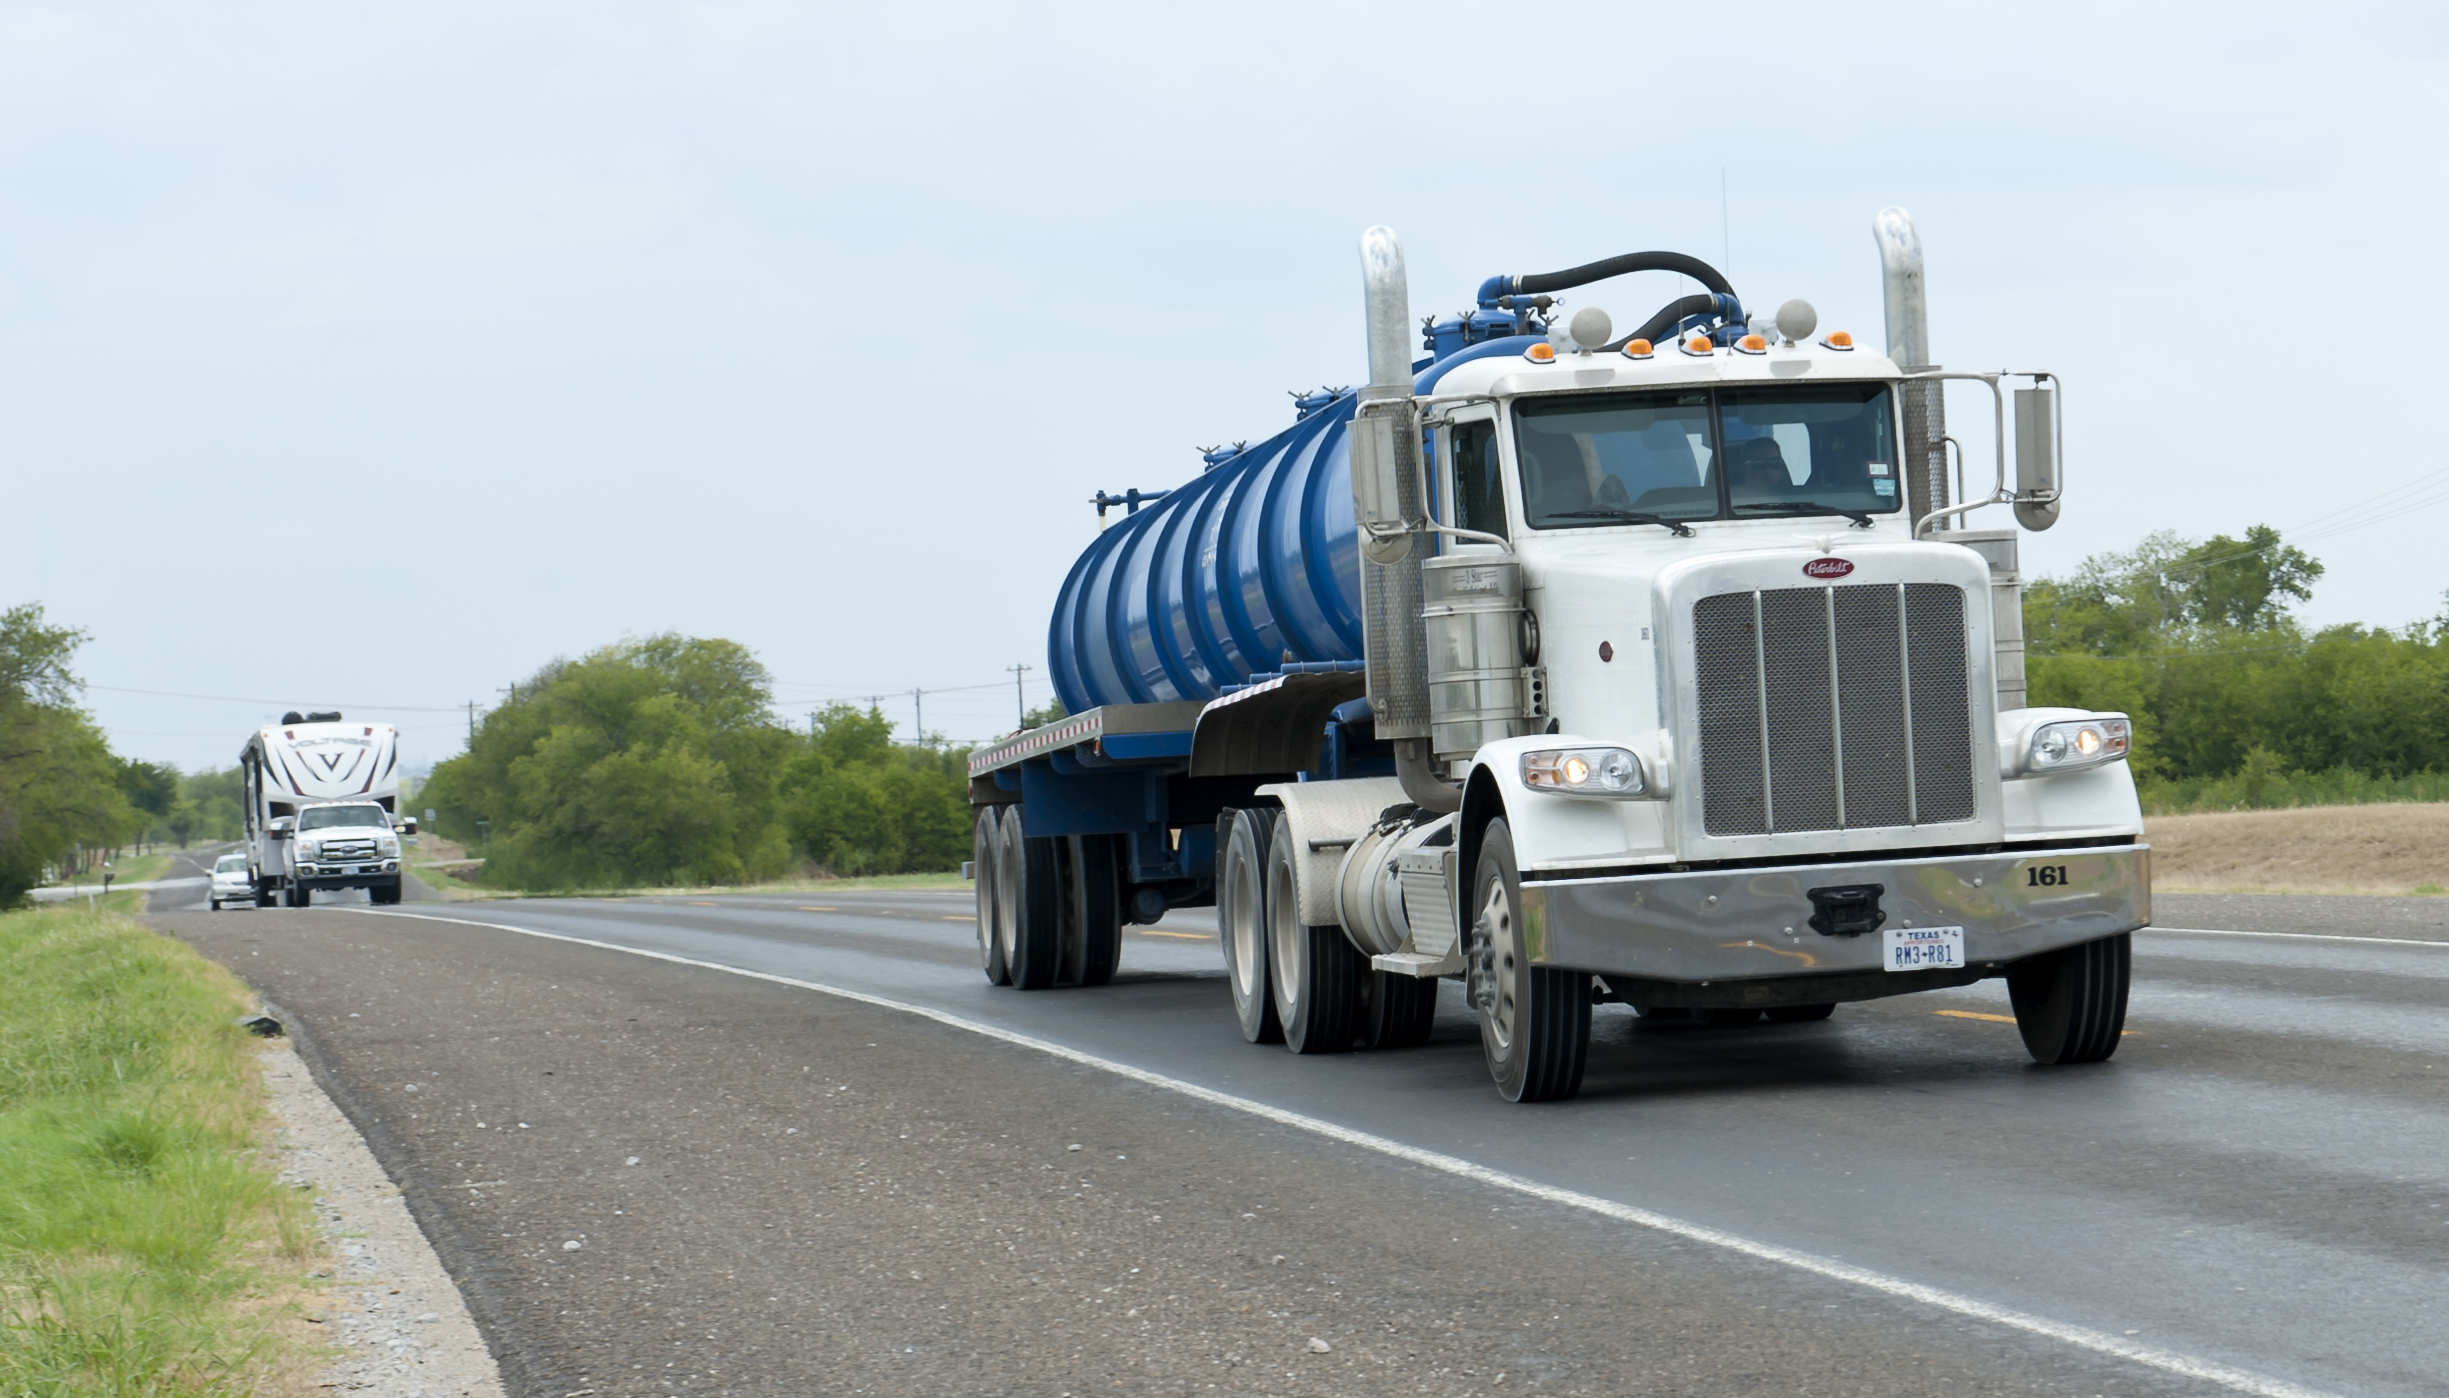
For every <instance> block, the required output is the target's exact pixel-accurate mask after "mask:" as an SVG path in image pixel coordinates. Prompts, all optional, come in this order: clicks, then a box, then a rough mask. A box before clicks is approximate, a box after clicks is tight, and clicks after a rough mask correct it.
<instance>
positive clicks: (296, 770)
mask: <svg viewBox="0 0 2449 1398" xmlns="http://www.w3.org/2000/svg"><path fill="white" fill-rule="evenodd" d="M238 766H239V774H240V778H241V780H242V782H243V792H242V795H241V798H240V803H241V805H243V806H244V808H245V815H246V846H247V876H248V878H249V879H250V880H251V881H252V882H253V883H254V885H255V901H256V905H257V906H259V907H265V908H269V907H272V906H273V905H274V904H276V903H286V904H287V905H288V906H290V907H293V908H303V907H306V906H308V905H309V904H310V903H311V902H312V901H313V899H314V895H315V893H316V891H317V890H322V891H326V892H329V891H332V890H337V889H343V888H362V889H364V890H366V896H367V897H369V898H371V899H372V900H373V901H375V902H377V903H397V902H398V901H400V839H399V834H398V830H397V828H396V827H397V826H398V825H399V824H400V821H399V817H398V810H399V793H400V770H399V769H400V735H399V733H398V731H397V730H395V729H394V728H393V727H392V726H391V725H390V724H387V723H351V722H348V721H347V720H346V719H344V718H343V717H342V716H341V715H340V714H338V713H333V712H323V713H299V712H296V711H294V710H293V711H291V712H289V713H287V714H284V715H282V716H281V721H280V722H279V723H277V724H273V725H271V726H270V727H266V728H259V729H257V730H256V731H255V733H254V734H253V735H252V736H251V737H249V738H248V739H247V745H246V747H245V748H244V749H243V750H242V751H241V752H240V753H239V754H238Z"/></svg>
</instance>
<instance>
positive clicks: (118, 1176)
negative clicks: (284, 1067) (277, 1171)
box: [0, 895, 316, 1398]
mask: <svg viewBox="0 0 2449 1398" xmlns="http://www.w3.org/2000/svg"><path fill="white" fill-rule="evenodd" d="M132 896H133V895H132ZM0 986H5V987H6V988H7V989H6V993H5V994H0V1393H5V1394H11V1395H15V1394H40V1395H43V1396H44V1398H86V1395H94V1396H95V1398H101V1396H102V1395H110V1398H122V1396H123V1395H124V1396H125V1398H135V1395H145V1398H155V1396H156V1395H160V1396H161V1398H169V1396H170V1395H178V1396H179V1398H188V1396H189V1395H194V1396H195V1398H203V1396H204V1395H215V1398H217V1396H218V1395H224V1394H229V1395H235V1394H252V1393H263V1392H274V1391H281V1390H283V1389H285V1388H287V1387H289V1386H291V1385H292V1384H294V1383H295V1382H296V1381H297V1378H298V1377H299V1375H300V1374H301V1373H302V1372H303V1371H304V1370H305V1369H306V1367H307V1366H309V1365H311V1364H312V1363H313V1362H314V1360H315V1358H316V1356H315V1354H314V1352H313V1349H312V1347H311V1346H310V1345H308V1344H307V1343H305V1342H304V1341H302V1340H300V1339H299V1338H297V1337H296V1335H295V1333H294V1332H296V1331H298V1330H302V1329H303V1328H304V1327H303V1326H302V1325H301V1324H300V1323H299V1321H298V1320H297V1317H296V1312H297V1307H296V1305H295V1304H293V1297H294V1296H295V1295H296V1294H297V1289H298V1288H299V1287H300V1286H301V1285H303V1276H304V1272H305V1264H306V1262H307V1259H308V1258H309V1257H310V1256H311V1255H312V1254H313V1250H314V1249H315V1247H316V1242H315V1233H314V1229H313V1222H312V1219H311V1217H310V1215H309V1212H308V1207H307V1201H306V1199H305V1198H304V1197H303V1196H302V1195H299V1194H297V1193H296V1192H294V1191H291V1190H287V1189H284V1188H282V1187H281V1185H280V1184H279V1181H278V1180H277V1179H276V1178H275V1175H274V1172H273V1170H272V1169H271V1168H269V1167H268V1166H267V1164H266V1162H265V1161H264V1160H262V1159H261V1158H259V1157H258V1156H257V1154H256V1152H255V1142H256V1139H257V1135H258V1133H259V1131H260V1129H261V1127H262V1121H261V1116H262V1089H261V1085H260V1083H259V1081H258V1079H257V1076H256V1074H257V1067H256V1061H255V1054H254V1051H253V1049H252V1047H251V1044H252V1041H251V1040H250V1038H249V1037H248V1035H247V1032H246V1031H245V1030H244V1029H242V1028H240V1027H239V1026H238V1025H237V1023H236V1019H237V1017H238V1016H239V1015H240V1014H241V1013H243V1012H244V1011H245V1010H246V1009H248V1008H250V1006H251V1001H250V1000H249V998H248V996H247V993H246V990H245V988H244V987H243V986H242V985H240V984H239V982H238V981H237V979H236V978H234V977H232V976H231V975H230V974H229V973H228V972H227V971H225V970H223V969H221V968H220V967H218V966H215V965H213V964H212V963H210V962H208V961H206V960H205V959H204V958H202V957H200V956H198V955H197V954H196V953H195V952H193V951H191V950H189V949H188V948H187V947H185V946H184V945H182V944H180V943H178V942H175V941H172V940H170V939H168V938H166V937H160V936H156V935H155V934H153V933H152V932H150V931H148V930H146V929H145V928H144V927H143V926H142V925H140V924H138V923H136V922H133V921H131V920H129V919H127V918H125V917H119V916H115V915H112V914H108V913H103V914H88V913H86V912H85V910H84V909H83V908H82V907H78V908H74V909H65V908H63V909H44V910H41V911H34V912H20V913H9V914H6V915H0Z"/></svg>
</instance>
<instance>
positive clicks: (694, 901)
mask: <svg viewBox="0 0 2449 1398" xmlns="http://www.w3.org/2000/svg"><path fill="white" fill-rule="evenodd" d="M689 906H690V907H692V908H719V907H721V906H723V905H722V904H720V903H704V902H700V901H698V900H697V899H695V898H692V899H690V900H689Z"/></svg>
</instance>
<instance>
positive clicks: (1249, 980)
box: [1216, 808, 1437, 1054]
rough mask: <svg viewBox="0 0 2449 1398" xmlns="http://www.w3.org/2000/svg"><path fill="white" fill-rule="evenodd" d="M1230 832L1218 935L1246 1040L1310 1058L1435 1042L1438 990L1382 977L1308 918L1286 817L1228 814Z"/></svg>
mask: <svg viewBox="0 0 2449 1398" xmlns="http://www.w3.org/2000/svg"><path fill="white" fill-rule="evenodd" d="M1221 825H1222V827H1223V828H1222V829H1220V830H1219V832H1218V836H1217V847H1218V853H1217V870H1216V926H1217V933H1218V936H1219V937H1220V938H1221V940H1222V942H1223V945H1224V958H1225V976H1226V981H1227V983H1228V985H1229V986H1230V987H1231V989H1232V993H1233V1013H1234V1016H1235V1018H1236V1019H1238V1020H1239V1021H1240V1024H1241V1031H1242V1037H1243V1038H1245V1039H1247V1040H1249V1041H1250V1042H1251V1043H1254V1044H1266V1043H1281V1044H1283V1045H1284V1046H1285V1047H1286V1048H1289V1049H1291V1050H1292V1051H1293V1052H1295V1053H1301V1054H1318V1053H1342V1052H1344V1051H1346V1050H1348V1049H1353V1048H1413V1047H1416V1046H1418V1045H1420V1044H1424V1043H1426V1042H1428V1038H1429V1031H1430V1028H1431V1027H1432V1026H1433V1025H1434V1023H1435V1022H1436V1018H1437V982H1436V981H1434V980H1420V979H1415V978H1413V977H1411V976H1404V975H1395V974H1390V973H1388V972H1385V971H1379V970H1376V969H1374V968H1373V967H1371V966H1370V964H1369V962H1368V959H1367V958H1366V957H1364V956H1362V955H1361V953H1360V952H1359V950H1357V949H1356V948H1354V947H1353V945H1352V943H1351V941H1350V939H1348V938H1347V937H1345V936H1344V932H1343V929H1342V928H1341V927H1339V926H1336V925H1334V924H1333V923H1323V924H1322V923H1311V922H1307V921H1305V920H1304V919H1303V918H1302V916H1301V905H1300V894H1299V884H1298V880H1297V879H1296V878H1295V868H1294V858H1295V851H1294V849H1293V845H1292V839H1291V836H1290V835H1289V834H1288V833H1287V829H1286V824H1285V820H1284V815H1283V813H1282V812H1281V811H1276V810H1272V809H1267V808H1249V809H1243V810H1235V811H1228V812H1226V813H1225V816H1224V819H1223V821H1222V822H1221Z"/></svg>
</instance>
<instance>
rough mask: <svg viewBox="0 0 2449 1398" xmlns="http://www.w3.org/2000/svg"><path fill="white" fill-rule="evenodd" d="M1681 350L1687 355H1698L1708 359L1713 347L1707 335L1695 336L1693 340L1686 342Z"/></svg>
mask: <svg viewBox="0 0 2449 1398" xmlns="http://www.w3.org/2000/svg"><path fill="white" fill-rule="evenodd" d="M1679 348H1681V349H1682V350H1683V352H1684V353H1686V354H1689V355H1696V356H1699V357H1701V358H1703V359H1706V358H1708V357H1709V353H1710V348H1711V347H1710V344H1709V337H1708V336H1707V335H1695V336H1693V337H1692V338H1691V339H1689V340H1686V341H1684V343H1683V344H1682V345H1681V346H1679Z"/></svg>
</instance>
